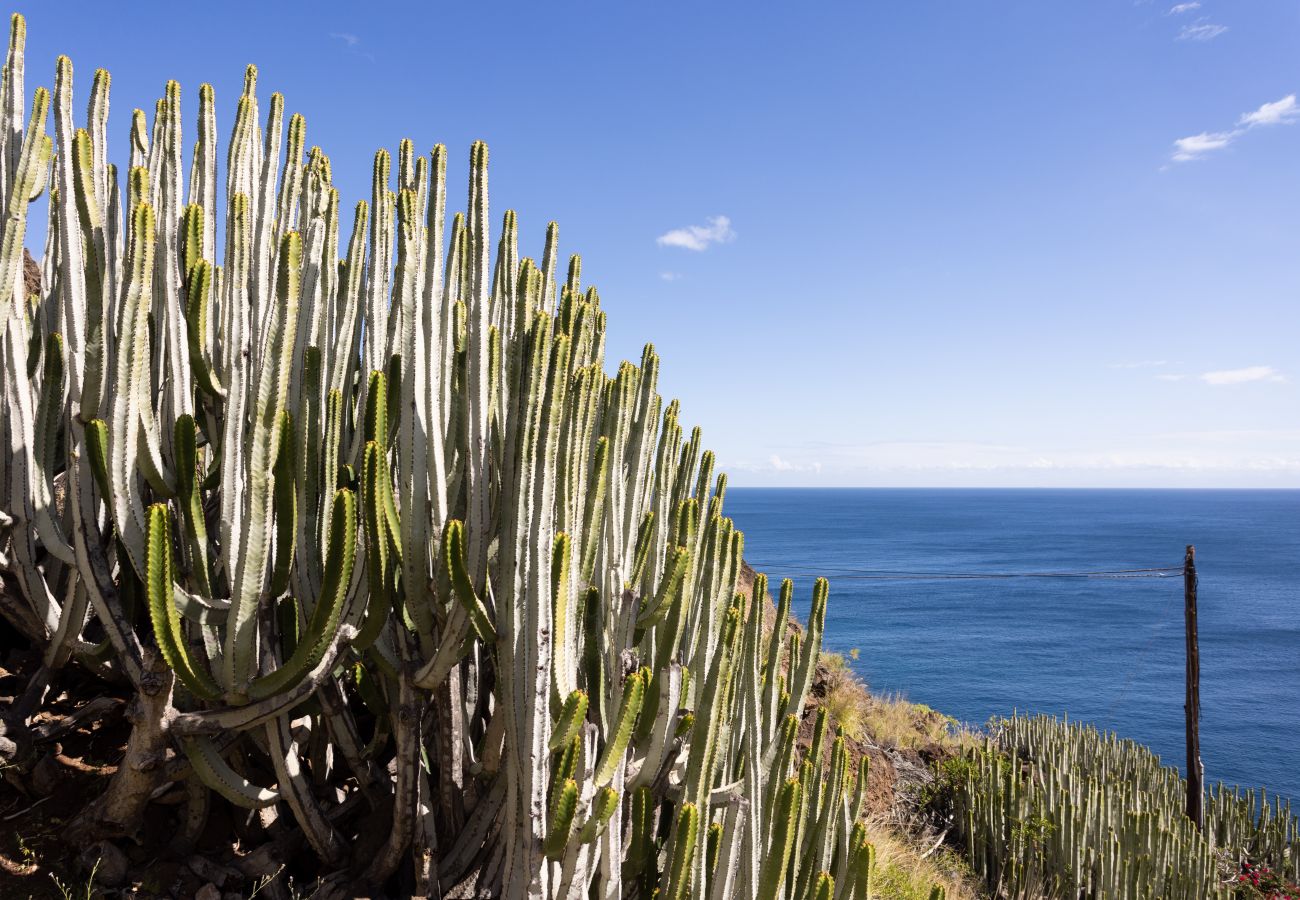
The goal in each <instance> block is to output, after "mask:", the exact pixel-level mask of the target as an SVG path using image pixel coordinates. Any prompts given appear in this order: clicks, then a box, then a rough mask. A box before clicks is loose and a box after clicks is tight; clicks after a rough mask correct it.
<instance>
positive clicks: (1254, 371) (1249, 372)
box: [1200, 366, 1286, 385]
mask: <svg viewBox="0 0 1300 900" xmlns="http://www.w3.org/2000/svg"><path fill="white" fill-rule="evenodd" d="M1200 378H1201V381H1204V382H1205V383H1206V384H1213V385H1225V384H1246V383H1248V382H1251V381H1286V377H1285V376H1283V375H1282V373H1281V372H1279V371H1278V370H1277V369H1275V368H1273V367H1272V366H1247V367H1246V368H1244V369H1222V370H1220V371H1217V372H1205V373H1204V374H1202V375H1201V376H1200Z"/></svg>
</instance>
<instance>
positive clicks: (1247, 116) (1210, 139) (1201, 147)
mask: <svg viewBox="0 0 1300 900" xmlns="http://www.w3.org/2000/svg"><path fill="white" fill-rule="evenodd" d="M1298 120H1300V104H1297V103H1296V95H1295V94H1287V95H1286V96H1285V97H1283V98H1282V99H1281V100H1274V101H1273V102H1272V103H1265V104H1264V105H1263V106H1261V107H1259V108H1258V109H1255V110H1252V111H1250V112H1248V113H1242V114H1241V116H1240V117H1239V118H1238V119H1237V127H1236V128H1234V129H1232V130H1231V131H1202V132H1201V133H1200V134H1194V135H1192V136H1191V137H1185V138H1179V139H1178V140H1176V141H1174V152H1173V155H1172V159H1173V161H1174V162H1191V161H1192V160H1196V159H1202V158H1204V157H1205V155H1206V154H1208V153H1213V152H1214V151H1215V150H1222V149H1223V148H1224V147H1227V146H1228V145H1229V144H1231V143H1232V142H1233V141H1235V140H1237V138H1239V137H1241V136H1242V135H1243V134H1245V133H1246V132H1248V131H1252V130H1254V129H1256V128H1267V127H1268V126H1270V125H1290V124H1291V123H1292V122H1295V121H1298Z"/></svg>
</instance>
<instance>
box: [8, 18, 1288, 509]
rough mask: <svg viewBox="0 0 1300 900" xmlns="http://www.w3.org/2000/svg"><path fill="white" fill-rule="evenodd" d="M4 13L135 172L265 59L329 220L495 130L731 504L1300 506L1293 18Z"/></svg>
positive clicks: (524, 198) (33, 71)
mask: <svg viewBox="0 0 1300 900" xmlns="http://www.w3.org/2000/svg"><path fill="white" fill-rule="evenodd" d="M18 9H19V11H21V12H23V13H24V14H25V15H26V16H27V19H28V76H27V77H28V86H29V89H30V88H31V87H34V86H35V85H36V84H51V85H52V82H53V71H54V57H55V55H56V54H58V53H67V54H68V55H70V56H71V57H72V59H73V63H74V65H75V67H76V74H77V92H78V93H77V95H78V97H79V98H81V99H79V100H78V104H80V103H81V102H82V100H83V99H84V98H85V96H86V91H87V90H88V88H89V83H90V77H91V74H92V73H93V70H94V69H95V67H98V66H103V67H106V68H108V69H109V70H110V71H111V72H112V74H113V93H112V109H113V113H112V117H111V119H110V129H111V132H110V134H111V138H112V141H113V155H114V156H115V157H116V158H118V161H119V162H120V161H121V157H122V155H123V153H124V151H125V149H126V140H125V139H126V134H127V129H128V126H129V121H130V118H129V111H130V109H131V108H133V107H136V106H140V107H143V108H146V109H149V110H152V108H153V107H152V104H153V100H154V98H155V97H157V96H159V95H160V93H161V91H162V87H163V83H164V81H165V79H167V78H175V79H177V80H179V81H180V82H181V84H182V86H183V90H184V94H183V96H184V98H185V101H186V110H187V111H186V119H187V122H191V123H192V119H193V111H194V109H195V105H194V104H195V100H194V98H195V97H196V95H197V89H198V85H199V84H200V83H201V82H203V81H210V82H211V83H212V84H213V85H214V86H215V87H216V92H217V102H218V127H219V129H220V130H221V132H222V134H223V135H225V134H226V133H227V131H228V129H229V127H230V125H231V124H232V121H233V113H234V104H235V99H236V97H237V96H238V93H239V89H240V83H241V78H242V67H243V65H244V64H245V63H248V62H254V63H256V64H257V65H258V66H259V68H260V72H261V77H260V79H259V93H260V94H261V95H262V96H263V97H265V96H266V95H267V94H269V92H270V91H272V90H278V91H281V92H282V93H284V94H285V97H286V100H287V106H288V109H289V110H290V111H298V112H302V113H303V114H304V115H305V116H306V118H307V136H308V143H309V144H319V145H321V146H322V147H323V148H324V149H325V151H326V152H327V153H329V154H330V157H331V159H332V161H333V164H334V175H335V182H336V184H338V186H339V187H340V189H341V191H342V194H343V197H344V200H345V203H346V204H348V205H350V203H351V202H352V201H354V200H356V199H359V198H362V197H366V196H368V193H369V189H368V182H369V172H370V159H371V157H372V154H373V153H374V151H375V149H377V148H378V147H380V146H384V147H388V148H390V149H395V148H396V145H397V142H398V141H399V140H400V139H401V138H403V137H410V138H412V139H414V141H415V142H416V145H417V147H419V148H421V149H423V150H426V151H427V149H428V148H429V147H431V146H432V145H433V144H434V143H436V142H439V141H441V142H444V143H446V144H447V145H448V147H449V148H450V150H451V158H452V163H453V164H452V165H451V166H450V167H449V177H450V180H451V187H450V189H449V196H450V198H451V200H452V202H457V205H458V207H459V206H463V203H464V200H463V196H464V183H465V172H466V168H467V159H468V152H469V145H470V143H471V141H473V140H475V139H480V138H481V139H483V140H486V141H487V142H488V143H489V145H490V147H491V153H492V170H491V191H492V210H493V219H494V221H495V222H496V223H498V224H499V221H500V213H501V212H502V211H504V210H505V209H507V208H514V209H516V210H518V212H519V216H520V222H521V226H522V228H523V235H524V242H523V247H521V251H522V252H524V253H527V254H540V251H541V241H542V237H543V233H544V228H545V225H546V222H547V220H548V219H552V218H554V219H556V220H558V221H559V223H560V227H561V237H562V245H563V249H564V250H565V251H566V253H567V252H572V251H577V252H580V253H582V254H583V259H584V267H583V274H584V276H585V280H587V281H590V282H592V283H594V284H596V285H597V287H598V288H599V289H600V292H601V296H602V298H603V303H604V305H605V307H606V309H607V310H608V312H609V333H608V349H609V355H610V357H611V358H612V359H611V363H612V362H614V361H616V360H617V359H618V358H621V357H628V358H632V359H635V358H637V357H638V356H639V351H640V346H641V344H642V343H643V342H645V341H647V340H649V341H653V342H654V343H655V345H656V347H657V348H658V350H659V352H660V354H661V356H662V358H663V370H662V372H663V374H662V382H661V386H662V389H663V391H664V393H665V394H666V395H667V396H673V397H679V398H680V399H681V401H682V404H683V416H684V418H685V420H686V421H688V422H691V423H699V424H701V425H702V426H703V428H704V435H705V443H706V445H708V446H710V447H712V448H713V449H715V450H717V451H718V453H719V456H720V461H721V463H722V465H723V467H724V468H725V469H727V470H728V471H730V472H731V474H732V478H733V483H735V484H753V485H795V484H799V485H826V486H836V485H880V486H891V485H953V486H985V485H1007V486H1018V485H1066V486H1189V487H1191V486H1206V487H1228V486H1278V487H1297V486H1300V349H1298V348H1300V177H1298V176H1300V104H1297V99H1296V95H1297V93H1300V4H1297V3H1295V2H1294V0H1286V2H1282V0H1255V2H1249V3H1245V2H1239V0H1238V2H1230V0H1201V2H1199V3H1197V2H1178V3H1176V2H1174V0H1163V2H1156V0H1150V2H1133V0H1087V2H1073V3H1059V2H1043V0H1019V2H994V0H989V2H973V0H972V2H938V0H932V2H920V0H918V2H904V3H872V4H867V3H854V4H848V3H822V4H797V5H796V4H775V3H761V4H756V3H712V2H710V3H673V2H664V3H654V4H632V3H606V4H595V3H576V2H575V3H550V4H527V5H524V4H520V5H518V6H513V7H508V6H507V5H506V4H496V5H494V6H493V8H492V9H491V10H490V11H489V10H488V9H487V7H486V6H484V7H483V8H482V9H480V8H479V5H478V4H468V3H459V4H435V3H419V4H410V6H409V8H398V7H390V6H387V5H385V4H383V3H377V2H370V3H351V4H336V3H329V2H316V3H311V4H302V5H294V4H280V3H267V4H256V5H254V4H249V5H241V4H234V3H222V4H186V3H168V4H145V3H132V4H129V5H123V6H122V7H115V8H114V9H113V11H112V14H111V15H110V14H108V13H107V11H106V7H105V6H104V4H103V3H95V4H90V3H80V2H70V0H60V2H43V3H39V4H30V3H25V4H20V5H19V7H18ZM29 93H30V90H29ZM223 140H224V137H223ZM187 159H188V156H187ZM345 208H346V206H345Z"/></svg>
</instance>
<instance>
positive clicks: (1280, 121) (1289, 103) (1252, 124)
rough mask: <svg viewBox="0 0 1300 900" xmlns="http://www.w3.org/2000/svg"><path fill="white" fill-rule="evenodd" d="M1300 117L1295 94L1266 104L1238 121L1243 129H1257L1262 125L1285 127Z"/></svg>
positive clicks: (1245, 114) (1299, 108)
mask: <svg viewBox="0 0 1300 900" xmlns="http://www.w3.org/2000/svg"><path fill="white" fill-rule="evenodd" d="M1297 116H1300V106H1297V105H1296V102H1295V94H1287V95H1286V96H1285V97H1283V98H1282V99H1281V100H1274V101H1273V102H1272V103H1265V104H1264V105H1263V106H1261V107H1260V108H1259V109H1257V110H1255V111H1254V112H1248V113H1244V114H1243V115H1242V117H1241V118H1240V119H1239V120H1238V121H1237V124H1238V125H1239V126H1241V127H1243V128H1256V127H1258V126H1261V125H1285V124H1287V123H1288V122H1293V121H1295V119H1296V117H1297Z"/></svg>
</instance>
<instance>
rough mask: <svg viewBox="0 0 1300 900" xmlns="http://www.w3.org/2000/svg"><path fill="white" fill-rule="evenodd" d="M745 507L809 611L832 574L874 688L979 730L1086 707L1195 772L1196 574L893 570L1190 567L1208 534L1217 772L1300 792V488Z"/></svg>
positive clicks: (765, 551)
mask: <svg viewBox="0 0 1300 900" xmlns="http://www.w3.org/2000/svg"><path fill="white" fill-rule="evenodd" d="M725 511H726V514H727V515H730V516H731V517H732V518H733V519H734V520H735V523H736V525H737V527H738V528H740V529H741V530H743V531H744V532H745V555H746V558H747V559H748V560H749V561H750V563H751V565H753V566H754V568H755V569H757V570H758V571H760V572H766V573H767V575H768V577H769V578H770V579H772V580H773V584H774V587H773V592H774V593H775V584H779V582H780V579H781V578H783V577H792V578H793V579H794V581H795V586H796V593H795V609H796V612H797V613H798V614H799V616H800V618H804V617H805V616H806V615H807V611H808V603H809V600H810V597H811V594H812V582H813V578H814V577H815V576H816V575H826V576H827V577H828V578H829V579H830V585H831V590H830V605H829V611H828V613H827V622H826V644H825V646H826V648H827V649H829V650H834V651H838V652H842V653H846V654H847V653H848V651H850V650H852V649H854V648H856V649H857V650H858V651H859V656H858V659H857V661H856V662H853V663H852V665H853V666H854V668H855V669H856V671H857V672H858V673H859V674H860V675H861V676H862V677H863V678H864V679H865V680H866V682H867V683H868V684H869V686H870V687H871V689H872V690H873V691H876V692H884V693H891V692H896V693H900V694H902V695H903V696H905V697H907V698H908V699H909V700H911V701H912V702H915V703H924V704H926V705H928V706H931V707H934V708H935V709H937V710H939V711H941V712H943V713H946V714H948V715H951V716H954V717H956V718H957V719H959V720H961V721H964V722H968V723H971V724H976V725H979V724H982V723H984V722H987V721H988V719H989V718H990V717H992V716H998V715H1005V714H1009V713H1011V712H1012V711H1013V710H1017V709H1018V710H1020V711H1022V712H1030V713H1051V714H1055V715H1067V714H1068V716H1069V717H1070V719H1072V720H1078V721H1084V722H1091V723H1093V724H1095V725H1097V726H1098V727H1100V728H1103V729H1108V730H1113V731H1116V732H1118V733H1119V734H1120V735H1121V736H1122V737H1128V738H1132V739H1134V740H1136V741H1139V742H1141V743H1143V744H1147V745H1148V746H1150V747H1151V748H1152V750H1154V751H1155V752H1156V753H1157V754H1159V756H1160V757H1161V758H1162V759H1163V760H1164V761H1165V762H1166V763H1167V764H1176V765H1178V766H1179V767H1180V769H1184V771H1185V767H1184V766H1183V763H1184V753H1185V751H1184V724H1183V690H1184V637H1183V580H1182V575H1181V573H1180V572H1177V571H1175V572H1170V573H1169V574H1168V575H1167V576H1164V575H1161V574H1159V573H1142V574H1143V575H1146V576H1154V577H1128V578H998V579H939V578H920V577H911V576H909V577H905V578H899V577H893V573H954V574H956V573H1028V572H1089V571H1098V570H1107V571H1114V570H1123V569H1149V568H1157V567H1164V566H1170V567H1177V566H1181V565H1182V561H1183V555H1184V547H1185V545H1187V544H1194V545H1195V546H1196V560H1197V571H1198V575H1199V585H1200V589H1199V603H1198V606H1199V610H1198V613H1199V620H1200V627H1199V636H1200V651H1201V753H1202V759H1203V760H1204V763H1205V776H1206V782H1207V784H1213V783H1214V782H1216V781H1223V782H1225V783H1227V784H1230V785H1231V784H1240V785H1241V786H1242V787H1258V786H1263V787H1265V788H1267V789H1268V791H1269V793H1270V794H1273V793H1278V794H1281V795H1283V796H1284V797H1290V798H1292V800H1293V801H1295V802H1296V803H1300V491H1294V490H1293V491H1280V490H1279V491H1272V490H1255V491H1245V490H997V489H987V490H956V489H834V488H824V489H802V488H730V489H729V490H728V492H727V498H726V509H725ZM882 574H883V575H890V576H891V577H887V578H881V577H879V576H880V575H882ZM868 575H869V576H872V577H865V576H868Z"/></svg>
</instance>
